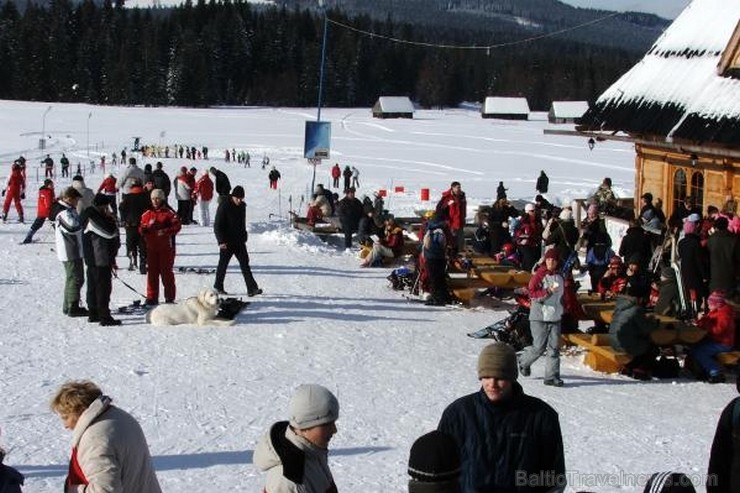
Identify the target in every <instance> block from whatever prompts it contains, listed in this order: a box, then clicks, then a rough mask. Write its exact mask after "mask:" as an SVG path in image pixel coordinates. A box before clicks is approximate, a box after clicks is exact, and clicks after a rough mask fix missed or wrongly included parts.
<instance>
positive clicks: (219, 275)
mask: <svg viewBox="0 0 740 493" xmlns="http://www.w3.org/2000/svg"><path fill="white" fill-rule="evenodd" d="M213 232H214V234H215V235H216V242H217V243H218V249H219V257H218V267H217V268H216V281H215V282H214V283H213V289H215V290H216V291H218V293H219V294H226V291H224V278H225V277H226V268H227V267H228V266H229V262H230V261H231V257H236V260H237V261H238V262H239V267H240V268H241V271H242V276H243V277H244V282H245V283H246V285H247V296H250V297H252V296H256V295H258V294H262V289H260V287H259V286H258V285H257V281H255V279H254V276H253V275H252V270H251V269H250V267H249V253H247V238H248V236H249V235H248V234H247V205H246V204H245V203H244V188H242V187H241V186H239V185H237V186H235V187H234V190H232V191H231V197H230V199H229V200H224V201H222V202H221V203H220V204H218V209H217V210H216V218H215V219H214V221H213Z"/></svg>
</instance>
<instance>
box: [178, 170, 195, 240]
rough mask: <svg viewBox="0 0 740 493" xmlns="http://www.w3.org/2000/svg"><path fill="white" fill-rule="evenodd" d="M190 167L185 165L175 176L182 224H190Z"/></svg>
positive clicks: (179, 215)
mask: <svg viewBox="0 0 740 493" xmlns="http://www.w3.org/2000/svg"><path fill="white" fill-rule="evenodd" d="M187 175H188V169H187V168H186V167H185V166H183V167H181V168H180V171H178V172H177V178H175V198H176V199H177V217H179V218H180V224H183V225H186V224H190V208H191V206H192V202H191V195H192V191H193V189H192V187H191V186H190V180H189V179H188V176H187Z"/></svg>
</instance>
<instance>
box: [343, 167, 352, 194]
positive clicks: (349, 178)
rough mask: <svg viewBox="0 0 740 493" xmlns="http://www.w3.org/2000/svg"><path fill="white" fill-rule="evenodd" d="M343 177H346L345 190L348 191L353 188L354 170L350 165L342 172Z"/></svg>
mask: <svg viewBox="0 0 740 493" xmlns="http://www.w3.org/2000/svg"><path fill="white" fill-rule="evenodd" d="M342 176H343V177H344V189H345V190H347V189H348V188H349V187H350V186H352V185H351V184H352V168H350V167H349V165H347V166H345V167H344V171H342Z"/></svg>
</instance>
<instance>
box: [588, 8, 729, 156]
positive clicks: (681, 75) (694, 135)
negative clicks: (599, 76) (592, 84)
mask: <svg viewBox="0 0 740 493" xmlns="http://www.w3.org/2000/svg"><path fill="white" fill-rule="evenodd" d="M738 19H740V1H737V0H731V1H728V0H693V1H692V2H691V4H690V5H689V6H688V7H687V8H686V9H685V10H684V11H683V12H682V13H681V15H680V16H679V17H678V18H677V19H676V20H675V21H674V22H673V24H671V25H670V27H669V28H668V29H667V30H666V31H665V32H664V33H663V35H662V36H661V37H660V38H658V40H657V41H656V42H655V44H654V45H653V46H652V48H650V50H649V51H648V53H647V54H646V55H645V57H644V58H643V59H642V60H641V61H640V62H639V63H638V64H637V65H635V66H634V67H632V69H630V70H629V71H628V72H627V73H626V74H624V75H623V76H622V77H621V78H620V79H619V80H618V81H617V82H615V83H614V84H613V85H612V86H611V87H610V88H609V89H607V90H606V91H605V92H604V93H603V94H602V95H601V96H600V97H599V99H598V100H597V101H596V104H595V105H594V107H593V108H592V109H591V110H590V111H589V112H588V113H587V114H586V115H585V116H584V118H583V125H582V126H581V127H580V128H581V129H591V130H599V129H600V130H623V131H626V132H630V133H633V134H639V135H643V136H648V135H649V136H661V137H665V138H667V139H680V140H690V141H694V142H705V143H707V142H712V143H719V144H734V145H737V143H738V142H740V80H738V78H737V71H736V69H737V67H730V68H734V69H735V70H721V69H720V68H719V66H720V59H721V58H722V55H723V53H724V52H726V51H727V50H729V52H728V53H736V50H737V43H738V36H733V33H735V31H736V28H737V27H738Z"/></svg>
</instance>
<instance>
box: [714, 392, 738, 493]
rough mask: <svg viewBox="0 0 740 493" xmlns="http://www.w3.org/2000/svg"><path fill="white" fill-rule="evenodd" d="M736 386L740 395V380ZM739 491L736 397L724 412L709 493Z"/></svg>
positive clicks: (718, 431) (720, 422)
mask: <svg viewBox="0 0 740 493" xmlns="http://www.w3.org/2000/svg"><path fill="white" fill-rule="evenodd" d="M735 385H736V386H737V391H738V393H740V378H739V379H738V380H737V382H736V383H735ZM737 491H740V397H735V399H733V400H732V401H730V403H729V404H728V405H727V407H725V408H724V410H723V411H722V415H721V416H720V418H719V422H718V423H717V431H716V432H715V433H714V441H712V452H711V453H710V454H709V469H708V471H707V493H735V492H737Z"/></svg>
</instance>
